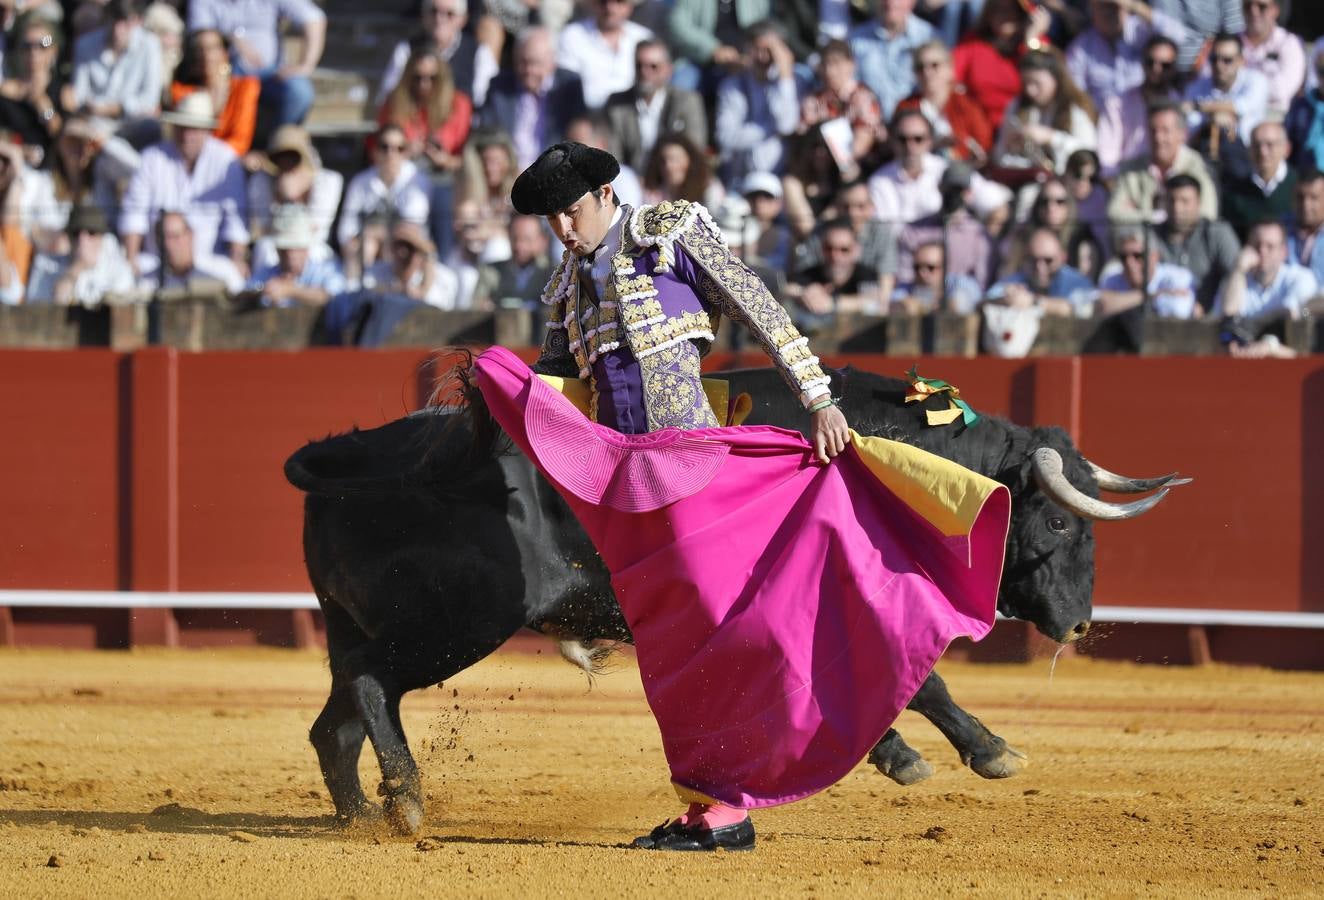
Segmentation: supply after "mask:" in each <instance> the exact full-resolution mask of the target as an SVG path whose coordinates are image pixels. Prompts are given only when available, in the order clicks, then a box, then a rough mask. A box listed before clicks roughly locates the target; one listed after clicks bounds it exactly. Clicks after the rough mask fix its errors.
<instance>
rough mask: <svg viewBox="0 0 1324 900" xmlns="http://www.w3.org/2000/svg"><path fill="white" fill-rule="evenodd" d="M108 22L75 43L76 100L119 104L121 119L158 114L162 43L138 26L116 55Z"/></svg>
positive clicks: (82, 103) (79, 102)
mask: <svg viewBox="0 0 1324 900" xmlns="http://www.w3.org/2000/svg"><path fill="white" fill-rule="evenodd" d="M110 28H111V26H109V25H105V26H103V27H101V28H98V29H97V30H96V31H92V32H89V33H87V34H85V35H83V36H82V37H80V38H79V39H78V40H77V42H76V43H75V44H74V78H73V90H74V102H75V103H76V104H78V105H79V106H83V105H84V104H86V103H88V102H91V101H97V102H100V103H118V104H119V105H120V106H121V107H122V109H123V115H122V118H126V119H136V118H138V117H140V116H152V115H155V114H156V113H157V112H158V111H159V110H160V108H161V82H162V74H161V42H160V40H159V39H158V38H157V37H156V35H154V34H152V33H151V32H150V31H148V30H147V29H146V28H143V27H142V26H141V25H139V26H138V27H137V28H135V29H134V31H133V36H132V37H130V38H129V46H128V47H127V48H126V49H125V50H124V52H123V53H121V54H120V55H118V56H116V55H115V51H113V50H111V48H110Z"/></svg>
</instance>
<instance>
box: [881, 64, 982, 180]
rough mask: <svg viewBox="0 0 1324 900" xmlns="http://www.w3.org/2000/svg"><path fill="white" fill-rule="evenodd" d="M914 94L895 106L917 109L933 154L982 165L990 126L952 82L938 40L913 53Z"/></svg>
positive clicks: (948, 65)
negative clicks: (926, 126) (927, 130)
mask: <svg viewBox="0 0 1324 900" xmlns="http://www.w3.org/2000/svg"><path fill="white" fill-rule="evenodd" d="M915 82H916V84H917V85H918V86H917V87H916V89H915V93H914V94H912V95H910V96H909V97H908V98H906V99H905V100H902V101H901V103H900V105H898V106H897V109H898V110H901V109H917V110H919V111H920V112H921V113H922V114H923V115H924V118H926V119H928V120H929V124H930V125H931V126H933V139H934V147H935V152H938V153H941V154H942V155H943V156H946V157H947V158H948V159H963V160H973V161H974V162H975V163H976V164H978V163H982V162H983V161H984V159H985V158H986V157H987V156H988V151H989V149H990V148H991V147H992V146H993V126H992V125H990V124H989V121H988V116H987V115H985V114H984V110H983V109H982V108H981V107H980V105H979V104H978V103H977V102H975V101H974V100H973V99H971V98H970V96H969V95H968V94H966V92H965V89H964V88H963V87H962V86H961V85H960V84H957V83H956V77H955V73H954V72H953V71H952V55H951V52H950V51H948V49H947V46H946V45H945V44H944V43H943V42H942V41H929V42H928V43H927V44H924V45H923V46H921V47H920V48H919V49H918V50H916V51H915Z"/></svg>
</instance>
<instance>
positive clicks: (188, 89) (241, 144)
mask: <svg viewBox="0 0 1324 900" xmlns="http://www.w3.org/2000/svg"><path fill="white" fill-rule="evenodd" d="M198 90H202V89H201V88H200V87H198V86H197V85H195V84H180V83H179V82H178V81H176V82H175V83H174V84H172V85H170V102H171V103H172V104H175V103H178V102H179V101H180V100H183V99H184V98H185V97H187V96H188V95H189V94H191V93H193V92H194V91H198ZM261 92H262V82H261V81H260V80H259V79H258V77H257V76H256V75H231V76H230V96H229V97H227V98H226V100H225V109H223V110H221V114H220V116H219V124H218V125H217V126H216V130H215V131H213V132H212V134H214V135H215V136H216V137H218V138H220V139H221V140H223V141H225V142H226V143H227V144H229V145H230V149H231V150H233V151H234V152H235V153H237V154H239V155H240V156H243V155H244V154H245V153H247V152H248V151H249V150H250V149H252V147H253V131H254V130H255V129H256V128H257V98H258V94H260V93H261Z"/></svg>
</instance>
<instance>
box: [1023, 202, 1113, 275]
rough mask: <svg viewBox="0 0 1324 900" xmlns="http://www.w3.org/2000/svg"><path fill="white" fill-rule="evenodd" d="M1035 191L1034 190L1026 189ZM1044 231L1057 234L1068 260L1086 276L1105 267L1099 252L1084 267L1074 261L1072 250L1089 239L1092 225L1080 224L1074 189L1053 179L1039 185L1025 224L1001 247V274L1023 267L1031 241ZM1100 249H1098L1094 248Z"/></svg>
mask: <svg viewBox="0 0 1324 900" xmlns="http://www.w3.org/2000/svg"><path fill="white" fill-rule="evenodd" d="M1027 190H1032V188H1027ZM1041 228H1047V229H1049V230H1051V231H1052V232H1053V234H1055V235H1057V239H1058V241H1059V242H1060V243H1061V244H1062V246H1063V247H1065V248H1067V257H1068V261H1072V264H1073V266H1075V268H1077V269H1079V270H1080V271H1081V272H1082V273H1083V274H1085V275H1093V274H1094V273H1095V272H1097V271H1098V270H1099V268H1100V267H1101V265H1102V260H1101V259H1100V258H1099V257H1100V254H1099V253H1098V252H1095V253H1093V254H1092V255H1091V256H1090V257H1088V258H1087V260H1086V264H1085V265H1083V266H1082V265H1078V264H1077V263H1078V262H1079V260H1078V259H1076V260H1075V261H1073V260H1072V257H1073V255H1075V254H1073V253H1072V251H1073V250H1074V249H1077V248H1078V247H1079V245H1080V243H1081V241H1082V240H1083V239H1085V238H1087V237H1091V236H1090V231H1089V226H1088V225H1087V224H1086V223H1085V222H1083V221H1081V219H1080V211H1079V209H1078V208H1077V206H1076V198H1075V196H1074V195H1073V194H1072V193H1071V189H1070V188H1069V187H1068V186H1067V184H1066V182H1065V181H1064V180H1063V179H1061V178H1050V179H1048V180H1047V181H1045V182H1044V183H1043V184H1042V185H1040V186H1039V190H1038V193H1037V194H1036V195H1035V197H1034V202H1033V205H1031V207H1030V215H1029V218H1028V220H1027V221H1026V222H1024V223H1023V224H1021V225H1019V226H1018V227H1017V228H1016V230H1015V231H1013V232H1012V233H1011V235H1010V236H1008V237H1007V238H1006V240H1005V241H1004V243H1003V247H1002V254H1001V255H1002V274H1003V275H1006V274H1009V273H1011V272H1015V271H1016V270H1017V269H1020V268H1023V267H1024V264H1025V257H1026V255H1027V254H1028V253H1029V243H1030V239H1031V238H1032V237H1033V236H1034V233H1035V232H1036V231H1038V230H1039V229H1041ZM1091 249H1093V250H1097V249H1098V248H1097V247H1095V248H1091Z"/></svg>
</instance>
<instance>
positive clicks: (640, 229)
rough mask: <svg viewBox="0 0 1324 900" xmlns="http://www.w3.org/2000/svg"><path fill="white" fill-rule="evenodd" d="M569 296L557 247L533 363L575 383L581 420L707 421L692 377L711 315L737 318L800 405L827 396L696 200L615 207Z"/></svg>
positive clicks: (778, 312)
mask: <svg viewBox="0 0 1324 900" xmlns="http://www.w3.org/2000/svg"><path fill="white" fill-rule="evenodd" d="M599 253H600V254H602V256H603V258H601V259H598V260H597V261H596V262H595V263H594V265H593V270H592V271H593V275H594V281H595V283H596V285H597V287H596V290H597V294H598V297H599V298H600V302H598V303H597V304H594V303H593V302H592V298H588V297H581V293H584V292H581V290H580V285H581V278H582V277H583V276H581V275H580V273H579V265H580V262H579V258H578V257H576V256H575V255H574V254H573V253H571V252H570V251H568V250H567V251H566V252H565V254H564V256H563V257H562V259H561V263H560V265H558V266H557V267H556V269H555V271H553V273H552V277H551V280H550V281H549V282H548V283H547V288H546V290H545V291H544V292H543V297H542V299H543V302H544V303H546V304H547V305H548V306H549V307H550V310H549V315H548V322H547V337H546V339H545V340H544V342H543V347H542V354H541V355H540V357H539V358H538V361H537V363H535V364H534V369H535V370H536V371H539V372H543V373H546V374H549V375H562V376H566V377H578V378H584V379H587V380H588V382H589V385H590V386H591V387H592V388H593V406H592V410H591V412H592V415H593V418H594V419H595V420H596V421H598V422H599V423H600V424H603V425H607V426H608V427H611V428H615V429H617V430H618V431H622V432H625V433H627V434H639V433H643V432H647V431H656V430H658V429H661V428H669V427H677V428H710V427H717V425H718V421H717V419H716V417H715V416H714V415H713V411H712V410H711V409H710V408H709V407H708V403H707V400H706V399H705V397H704V393H703V387H702V383H701V380H700V376H699V361H700V358H701V357H702V356H703V354H705V353H706V352H707V351H708V348H709V347H710V346H711V344H712V342H713V340H714V337H715V332H716V331H717V326H718V322H719V321H720V319H721V316H722V314H723V313H725V314H726V315H727V316H728V317H729V318H731V319H732V320H734V321H736V322H740V323H741V324H743V325H745V327H747V328H748V329H749V331H750V333H751V334H752V335H753V337H754V340H755V341H757V342H758V344H759V346H761V347H762V348H763V350H764V352H765V353H767V354H768V356H769V357H771V359H772V361H773V363H774V364H775V365H776V366H777V368H778V369H779V370H780V371H781V373H782V377H783V378H784V379H785V380H786V382H787V384H788V385H789V386H790V387H791V388H792V389H793V390H794V391H795V392H796V393H797V394H798V395H799V397H800V401H801V403H803V404H804V406H805V407H806V408H807V407H809V406H810V404H812V403H813V402H814V401H815V400H817V399H818V398H820V397H822V396H824V395H825V394H827V393H828V378H827V376H826V375H825V374H824V373H823V370H822V368H820V367H819V364H818V357H816V356H814V355H813V353H812V352H811V351H810V349H809V341H808V339H807V338H805V337H803V336H801V334H800V333H799V332H798V331H797V330H796V328H795V326H794V325H792V324H791V320H790V318H789V317H788V316H787V315H786V311H785V310H784V309H782V307H781V304H779V303H778V302H777V301H776V300H775V299H773V297H772V295H771V294H770V293H769V292H768V289H767V288H766V287H764V285H763V282H762V281H760V280H759V278H758V276H757V275H755V274H754V273H753V272H751V271H750V270H749V268H748V267H746V266H745V264H744V263H742V262H741V261H740V260H738V259H736V258H735V257H734V256H733V255H732V254H731V251H730V250H728V249H727V246H726V243H725V242H724V241H723V240H722V237H721V233H720V232H719V231H718V229H717V227H716V225H714V224H713V221H712V218H711V217H710V216H709V214H708V210H706V209H704V207H703V206H702V205H701V204H698V203H689V202H686V201H683V200H682V201H671V202H663V203H658V204H656V205H653V206H641V207H639V208H638V209H632V208H630V207H628V206H627V207H622V208H621V214H620V215H619V217H618V218H617V221H616V222H615V224H613V226H612V228H611V229H610V230H609V232H608V235H607V238H606V239H605V240H604V241H603V244H602V247H601V248H600V250H599Z"/></svg>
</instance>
